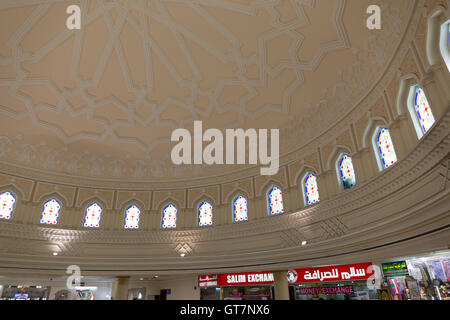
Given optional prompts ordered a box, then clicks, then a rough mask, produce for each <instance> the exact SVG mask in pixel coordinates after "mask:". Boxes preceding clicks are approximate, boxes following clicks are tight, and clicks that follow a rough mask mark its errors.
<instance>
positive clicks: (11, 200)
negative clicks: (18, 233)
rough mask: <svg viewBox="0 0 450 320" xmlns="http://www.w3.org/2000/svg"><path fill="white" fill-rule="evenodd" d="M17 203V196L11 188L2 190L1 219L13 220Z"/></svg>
mask: <svg viewBox="0 0 450 320" xmlns="http://www.w3.org/2000/svg"><path fill="white" fill-rule="evenodd" d="M16 205H17V196H16V195H15V194H14V192H12V191H11V190H10V189H6V190H4V191H0V219H4V220H11V219H12V217H13V214H14V209H15V208H16Z"/></svg>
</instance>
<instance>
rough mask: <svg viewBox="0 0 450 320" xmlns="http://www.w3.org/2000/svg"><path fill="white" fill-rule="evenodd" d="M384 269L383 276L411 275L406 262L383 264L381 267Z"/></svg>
mask: <svg viewBox="0 0 450 320" xmlns="http://www.w3.org/2000/svg"><path fill="white" fill-rule="evenodd" d="M381 267H382V268H383V274H384V275H385V276H386V277H389V276H405V275H409V272H408V267H407V265H406V261H396V262H390V263H383V264H382V265H381Z"/></svg>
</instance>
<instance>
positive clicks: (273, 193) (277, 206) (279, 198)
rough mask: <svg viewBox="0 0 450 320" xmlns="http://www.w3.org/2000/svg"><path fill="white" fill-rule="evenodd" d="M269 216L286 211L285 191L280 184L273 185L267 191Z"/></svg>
mask: <svg viewBox="0 0 450 320" xmlns="http://www.w3.org/2000/svg"><path fill="white" fill-rule="evenodd" d="M266 199H267V212H268V214H269V216H272V215H276V214H281V213H284V203H283V191H282V189H281V187H279V186H278V185H272V186H271V187H270V188H269V189H268V190H267V193H266Z"/></svg>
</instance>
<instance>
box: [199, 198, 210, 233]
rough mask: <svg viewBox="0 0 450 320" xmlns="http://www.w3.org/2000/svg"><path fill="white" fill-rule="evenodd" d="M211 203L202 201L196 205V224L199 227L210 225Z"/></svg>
mask: <svg viewBox="0 0 450 320" xmlns="http://www.w3.org/2000/svg"><path fill="white" fill-rule="evenodd" d="M212 208H213V207H212V204H211V203H209V202H208V201H203V202H202V203H201V204H200V206H199V207H198V225H199V226H200V227H203V226H210V225H212V213H213V209H212Z"/></svg>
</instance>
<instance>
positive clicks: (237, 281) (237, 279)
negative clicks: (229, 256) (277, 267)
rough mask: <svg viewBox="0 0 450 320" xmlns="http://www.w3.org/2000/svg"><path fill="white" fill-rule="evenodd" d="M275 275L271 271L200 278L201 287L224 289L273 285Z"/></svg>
mask: <svg viewBox="0 0 450 320" xmlns="http://www.w3.org/2000/svg"><path fill="white" fill-rule="evenodd" d="M273 283H274V279H273V273H272V272H270V271H263V272H244V273H224V274H219V275H217V274H214V275H205V276H199V277H198V284H199V287H215V286H217V287H222V286H236V285H253V284H273Z"/></svg>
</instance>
